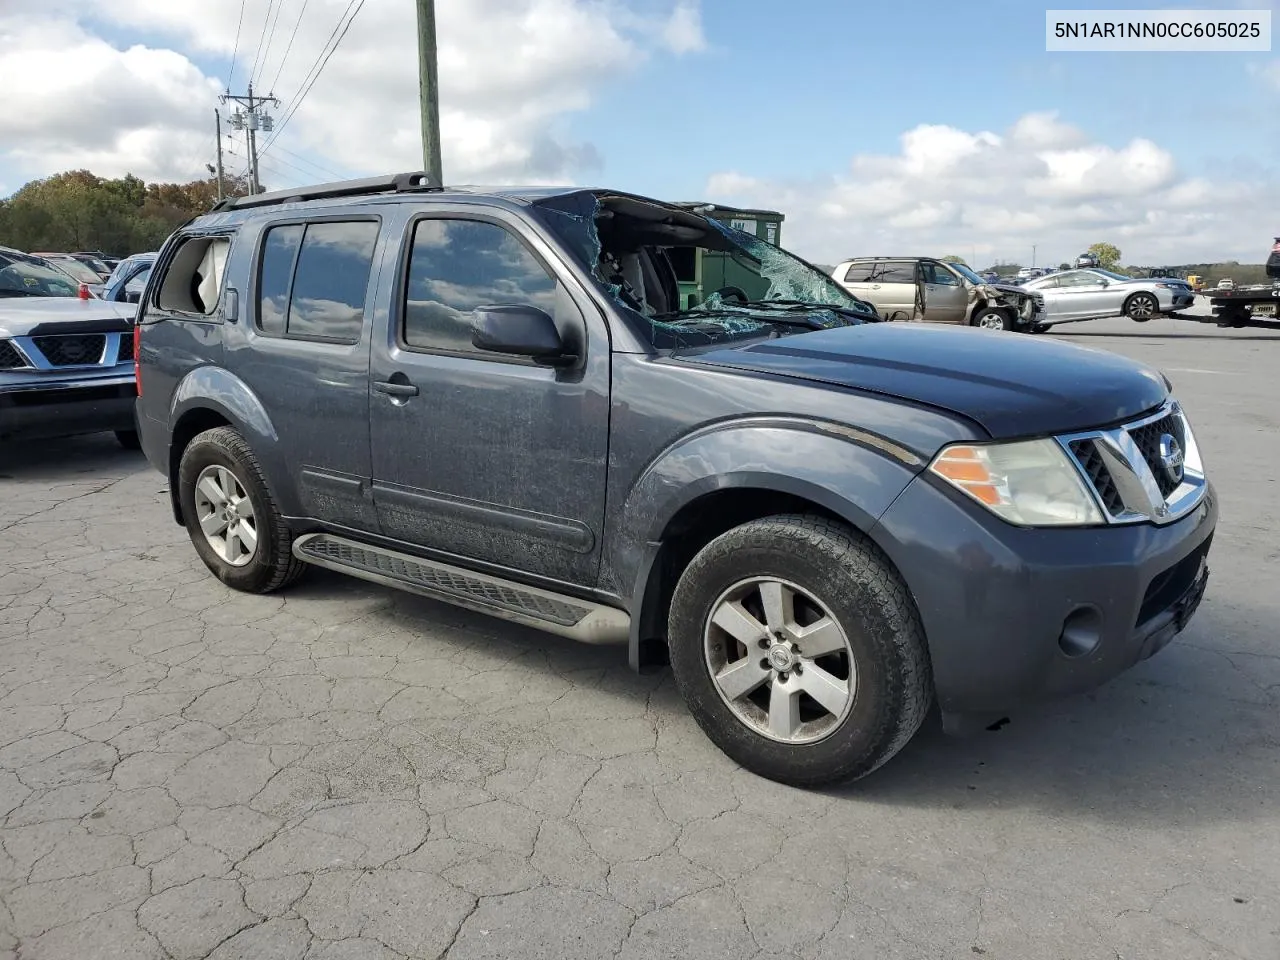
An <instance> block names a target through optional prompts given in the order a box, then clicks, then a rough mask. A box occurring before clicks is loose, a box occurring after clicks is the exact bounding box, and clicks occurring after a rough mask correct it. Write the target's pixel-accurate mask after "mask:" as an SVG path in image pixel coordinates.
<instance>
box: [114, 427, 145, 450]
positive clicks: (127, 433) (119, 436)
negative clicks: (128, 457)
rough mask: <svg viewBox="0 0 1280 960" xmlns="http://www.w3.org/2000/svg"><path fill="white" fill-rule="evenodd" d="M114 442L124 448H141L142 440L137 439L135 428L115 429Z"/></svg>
mask: <svg viewBox="0 0 1280 960" xmlns="http://www.w3.org/2000/svg"><path fill="white" fill-rule="evenodd" d="M116 443H118V444H120V446H122V447H124V448H125V449H126V450H141V449H142V440H141V439H139V437H138V431H137V430H117V431H116Z"/></svg>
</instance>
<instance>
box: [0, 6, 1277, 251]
mask: <svg viewBox="0 0 1280 960" xmlns="http://www.w3.org/2000/svg"><path fill="white" fill-rule="evenodd" d="M1053 6H1054V7H1055V8H1070V7H1072V6H1073V5H1072V4H1069V3H1065V2H1061V0H1059V2H1057V3H1055V4H1054V5H1053ZM1092 6H1095V7H1096V6H1098V5H1097V4H1094V5H1092ZM1111 6H1112V7H1124V8H1126V9H1135V8H1152V9H1163V8H1168V7H1172V6H1174V4H1171V3H1156V4H1151V3H1143V2H1140V0H1125V2H1124V3H1122V4H1119V3H1117V4H1112V5H1111ZM1184 6H1186V7H1187V8H1190V9H1216V8H1218V7H1223V8H1226V7H1230V8H1233V9H1269V10H1271V11H1272V16H1273V18H1274V21H1275V24H1276V29H1278V30H1280V0H1252V2H1250V0H1242V2H1238V3H1236V2H1232V3H1229V4H1225V3H1224V4H1214V3H1210V2H1204V0H1202V2H1200V3H1190V4H1184ZM1086 8H1089V7H1081V9H1086ZM436 9H437V19H438V34H439V69H440V103H441V132H442V140H443V166H444V173H445V179H446V181H447V182H449V183H455V184H462V183H486V184H498V183H502V184H508V183H529V184H547V183H552V184H580V185H588V186H607V187H613V188H617V189H624V190H629V191H634V192H638V193H642V194H646V195H649V196H654V197H659V198H663V199H670V200H694V199H698V200H711V201H715V202H718V203H723V204H739V205H746V206H757V207H766V208H769V209H776V210H779V211H781V212H782V213H783V214H784V215H785V217H786V220H785V222H784V224H783V227H782V238H781V239H782V244H783V245H784V246H785V247H787V248H789V249H792V250H794V251H795V252H797V253H799V254H800V255H801V256H804V257H806V258H808V259H810V260H812V261H815V262H819V263H827V264H832V263H835V262H837V261H839V260H841V259H844V258H846V257H852V256H866V255H894V254H904V253H905V254H919V255H939V256H941V255H945V254H958V255H960V256H962V257H964V258H965V259H966V260H968V261H969V262H971V263H972V264H974V265H975V266H986V265H988V264H990V263H992V262H996V261H1000V262H1018V263H1023V264H1029V263H1030V262H1031V261H1032V257H1033V255H1034V256H1035V258H1036V263H1038V264H1045V263H1057V262H1061V261H1063V260H1068V259H1071V258H1074V256H1075V255H1076V254H1078V253H1080V252H1082V251H1083V250H1084V249H1085V248H1086V247H1088V246H1089V244H1091V243H1094V242H1109V243H1113V244H1115V245H1116V246H1118V247H1119V248H1120V249H1121V251H1122V256H1123V261H1124V262H1126V263H1134V264H1146V265H1160V264H1174V263H1184V262H1202V261H1220V260H1228V259H1234V260H1240V261H1242V262H1254V263H1256V262H1261V261H1262V260H1263V259H1265V254H1266V251H1267V249H1268V248H1269V245H1270V243H1271V240H1272V237H1274V236H1276V235H1280V149H1277V148H1278V147H1280V52H1278V51H1277V50H1275V49H1273V51H1272V52H1271V53H1256V54H1244V53H1118V54H1117V53H1047V52H1046V51H1045V12H1044V7H1043V6H1038V5H1035V4H1030V3H1027V2H1025V0H978V2H973V3H968V4H957V3H955V2H947V3H941V2H932V0H899V2H896V3H870V2H856V3H851V2H849V0H792V2H790V3H779V2H777V0H436ZM344 24H345V25H346V26H345V32H344V29H343V25H344ZM339 36H340V40H339V39H338V37H339ZM334 40H337V45H336V47H333V46H332V42H333V41H334ZM327 49H332V53H331V54H330V55H329V56H328V58H327V60H325V59H324V58H323V54H324V52H325V51H326V50H327ZM317 68H319V69H318V72H317ZM251 78H252V79H253V80H254V81H255V90H256V91H257V92H259V93H274V95H275V96H276V97H278V98H279V100H280V104H279V106H278V107H276V108H274V109H273V111H272V112H273V114H274V116H275V119H276V130H275V131H274V133H273V134H268V135H264V136H263V138H262V139H261V140H260V146H263V147H264V151H263V157H262V164H261V167H262V180H263V182H264V184H265V185H266V186H267V188H268V189H271V188H274V187H285V186H297V185H300V184H305V183H315V182H319V181H325V180H332V179H338V178H341V177H347V176H368V175H371V174H374V173H385V172H391V171H400V170H412V169H418V168H419V167H420V166H421V140H420V126H419V113H418V81H417V40H416V21H415V13H414V3H413V2H412V0H199V2H198V3H196V2H193V0H110V2H107V3H103V2H101V0H93V2H89V0H0V86H2V87H3V89H5V90H6V91H8V93H7V95H6V107H5V109H4V110H3V111H0V196H8V195H9V194H11V193H12V192H13V191H15V190H17V189H18V188H19V187H21V186H22V184H23V183H25V182H27V181H28V180H31V179H34V178H38V177H43V176H48V175H50V174H53V173H56V172H59V171H62V170H68V169H89V170H92V171H93V172H94V173H97V174H99V175H102V176H120V175H123V174H125V173H133V174H135V175H136V176H139V177H142V178H143V179H145V180H148V181H153V180H177V181H186V180H192V179H196V178H198V177H202V176H207V172H206V169H205V164H206V163H212V162H213V161H214V158H215V153H216V150H215V145H216V143H217V137H216V135H215V133H214V111H215V108H217V107H218V106H219V101H218V96H219V94H220V93H224V92H226V91H227V90H228V88H229V89H230V90H231V92H235V93H243V92H244V90H245V87H246V85H247V84H248V82H249V81H250V79H251ZM224 109H226V108H224ZM223 142H224V148H225V151H226V152H225V154H224V160H225V163H226V165H227V168H228V170H230V171H232V172H241V171H243V170H244V168H245V162H246V160H245V158H246V149H245V143H244V139H243V135H239V134H235V135H233V134H232V133H231V132H230V131H228V130H227V129H226V128H225V127H224V137H223ZM0 242H2V239H0ZM1033 248H1034V253H1033Z"/></svg>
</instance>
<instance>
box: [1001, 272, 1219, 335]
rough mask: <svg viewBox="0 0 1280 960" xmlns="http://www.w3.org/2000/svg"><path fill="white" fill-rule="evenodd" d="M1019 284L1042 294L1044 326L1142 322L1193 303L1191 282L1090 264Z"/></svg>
mask: <svg viewBox="0 0 1280 960" xmlns="http://www.w3.org/2000/svg"><path fill="white" fill-rule="evenodd" d="M1022 286H1023V287H1024V288H1025V289H1027V290H1034V291H1036V292H1037V293H1042V294H1044V303H1045V313H1046V314H1047V316H1046V317H1045V320H1044V321H1043V323H1044V325H1052V324H1056V323H1071V322H1073V321H1076V320H1096V319H1098V318H1100V317H1128V318H1129V319H1130V320H1136V321H1137V322H1138V323H1145V322H1146V321H1148V320H1150V319H1151V318H1152V317H1156V316H1159V315H1160V314H1172V313H1176V312H1177V311H1179V310H1185V309H1187V308H1188V307H1190V306H1191V305H1192V304H1193V303H1194V302H1195V293H1194V292H1193V291H1192V289H1191V284H1189V283H1187V282H1186V281H1185V280H1179V279H1177V278H1176V277H1156V278H1153V279H1149V280H1137V279H1134V278H1133V277H1126V276H1122V275H1121V274H1118V273H1112V272H1111V271H1110V270H1103V269H1101V268H1099V267H1090V268H1088V269H1085V270H1063V271H1062V272H1061V273H1051V274H1049V275H1048V276H1045V277H1037V278H1036V279H1034V280H1028V281H1027V282H1026V283H1024V284H1022Z"/></svg>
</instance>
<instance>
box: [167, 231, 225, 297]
mask: <svg viewBox="0 0 1280 960" xmlns="http://www.w3.org/2000/svg"><path fill="white" fill-rule="evenodd" d="M230 250H231V240H230V239H229V238H228V237H192V238H190V239H189V240H186V241H184V242H183V244H182V245H181V246H180V247H178V252H177V253H176V254H174V257H173V260H172V261H170V263H169V269H168V271H167V272H166V273H165V275H164V280H163V281H162V282H161V284H160V292H159V294H158V295H157V297H156V305H157V306H158V307H159V308H160V309H161V310H173V311H174V312H177V313H196V314H201V315H203V316H206V317H208V316H212V315H213V313H214V311H216V310H217V309H218V300H219V298H220V297H221V296H222V275H223V272H224V271H225V270H226V267H227V253H228V252H229V251H230Z"/></svg>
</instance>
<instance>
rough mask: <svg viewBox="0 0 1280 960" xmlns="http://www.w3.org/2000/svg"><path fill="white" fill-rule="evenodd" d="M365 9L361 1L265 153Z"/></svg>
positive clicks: (278, 136) (278, 128)
mask: <svg viewBox="0 0 1280 960" xmlns="http://www.w3.org/2000/svg"><path fill="white" fill-rule="evenodd" d="M353 2H354V0H353ZM363 8H364V0H360V2H359V3H358V4H357V6H356V9H355V12H354V13H352V14H351V16H350V18H349V19H348V20H347V22H346V25H345V26H343V28H342V33H340V34H339V35H338V39H337V40H336V41H334V44H333V46H332V47H330V48H329V52H328V53H327V54H324V60H322V61H320V65H319V68H318V69H317V70H316V71H315V74H314V76H312V77H311V80H310V82H309V83H307V84H306V87H305V88H304V89H303V90H302V91H300V92H299V94H298V99H297V100H295V101H294V102H293V106H292V107H290V109H289V112H288V113H287V114H285V117H284V119H282V120H281V121H280V125H279V126H278V127H277V128H276V132H275V135H274V136H272V138H271V139H270V140H268V141H267V145H266V146H265V147H263V148H262V149H263V151H264V152H265V151H266V150H268V149H270V148H271V145H272V144H273V143H275V142H276V140H278V139H279V138H280V134H281V133H283V132H284V128H285V126H286V125H287V124H288V123H289V121H290V120H292V119H293V115H294V114H295V113H297V112H298V107H300V106H302V101H303V100H305V99H306V98H307V94H308V93H310V92H311V88H312V87H313V86H315V82H316V81H317V80H319V79H320V74H322V73H324V68H325V67H326V66H328V64H329V58H330V57H332V56H333V54H334V51H336V50H337V49H338V47H339V45H340V44H341V43H342V40H343V38H344V37H346V35H347V31H348V30H349V29H350V28H351V24H352V23H353V22H354V21H355V19H356V17H358V16H359V15H360V11H361V10H362V9H363ZM347 9H348V10H349V9H351V5H350V4H348V5H347Z"/></svg>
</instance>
